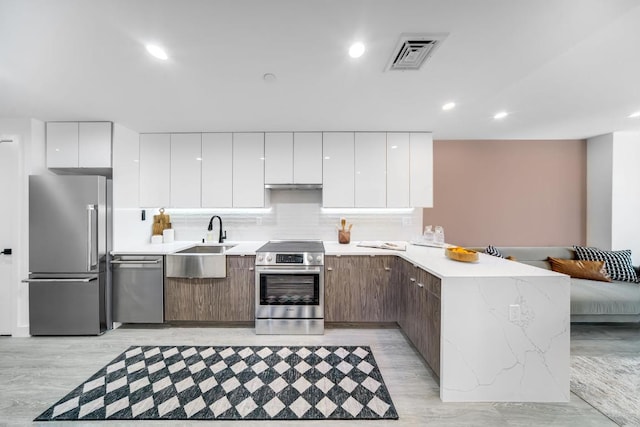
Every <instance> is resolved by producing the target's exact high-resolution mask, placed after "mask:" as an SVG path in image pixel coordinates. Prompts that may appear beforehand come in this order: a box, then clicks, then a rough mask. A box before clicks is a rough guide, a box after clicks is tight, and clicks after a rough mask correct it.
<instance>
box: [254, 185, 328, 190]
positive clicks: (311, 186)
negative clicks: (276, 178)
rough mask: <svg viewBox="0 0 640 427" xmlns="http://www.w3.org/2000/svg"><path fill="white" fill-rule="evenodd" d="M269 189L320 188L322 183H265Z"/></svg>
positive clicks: (265, 186)
mask: <svg viewBox="0 0 640 427" xmlns="http://www.w3.org/2000/svg"><path fill="white" fill-rule="evenodd" d="M264 188H268V189H270V190H322V184H265V185H264Z"/></svg>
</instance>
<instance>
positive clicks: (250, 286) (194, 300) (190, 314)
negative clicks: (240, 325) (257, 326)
mask: <svg viewBox="0 0 640 427" xmlns="http://www.w3.org/2000/svg"><path fill="white" fill-rule="evenodd" d="M254 266H255V257H254V256H237V255H231V256H229V255H228V256H227V277H226V278H224V279H176V278H165V283H164V317H165V320H166V321H172V320H176V321H177V320H180V321H229V322H245V321H252V320H254V318H255V271H254Z"/></svg>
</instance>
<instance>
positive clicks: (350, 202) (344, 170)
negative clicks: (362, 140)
mask: <svg viewBox="0 0 640 427" xmlns="http://www.w3.org/2000/svg"><path fill="white" fill-rule="evenodd" d="M322 155H323V156H324V158H323V161H322V206H324V207H326V208H352V207H354V164H353V162H354V135H353V132H326V133H323V134H322Z"/></svg>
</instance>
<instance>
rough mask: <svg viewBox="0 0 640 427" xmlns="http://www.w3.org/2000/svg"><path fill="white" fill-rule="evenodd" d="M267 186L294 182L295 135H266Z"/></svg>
mask: <svg viewBox="0 0 640 427" xmlns="http://www.w3.org/2000/svg"><path fill="white" fill-rule="evenodd" d="M264 182H265V184H291V183H292V182H293V133H291V132H277V133H271V132H270V133H265V134H264Z"/></svg>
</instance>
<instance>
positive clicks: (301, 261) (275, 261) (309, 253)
mask: <svg viewBox="0 0 640 427" xmlns="http://www.w3.org/2000/svg"><path fill="white" fill-rule="evenodd" d="M255 271H256V333H257V334H323V333H324V246H323V244H322V242H318V241H278V242H269V243H267V244H266V245H264V246H262V247H261V248H260V249H258V250H257V251H256V269H255Z"/></svg>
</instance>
